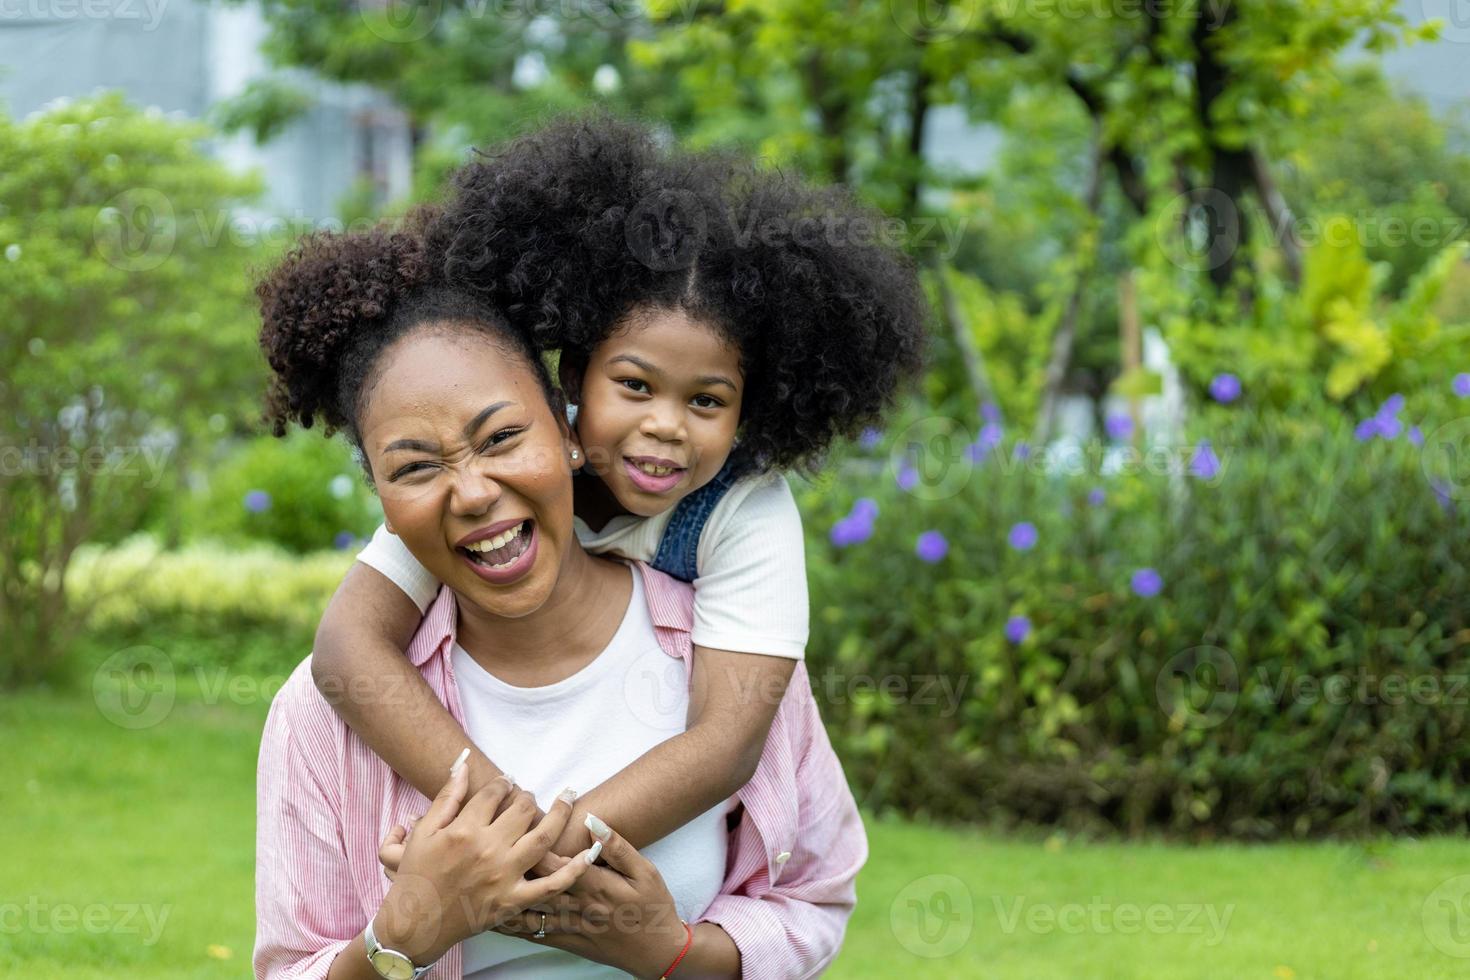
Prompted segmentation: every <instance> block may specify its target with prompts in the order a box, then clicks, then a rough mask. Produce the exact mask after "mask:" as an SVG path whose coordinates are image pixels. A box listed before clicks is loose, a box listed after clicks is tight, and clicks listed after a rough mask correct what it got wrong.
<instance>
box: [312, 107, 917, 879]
mask: <svg viewBox="0 0 1470 980" xmlns="http://www.w3.org/2000/svg"><path fill="white" fill-rule="evenodd" d="M873 221H874V219H873V218H872V217H870V216H869V215H868V214H867V213H866V212H864V211H862V210H861V209H859V208H857V207H856V206H855V205H853V204H852V203H851V201H850V200H848V199H847V198H846V197H844V196H843V195H841V194H840V193H837V192H831V191H827V192H824V191H817V190H813V189H810V188H807V187H804V186H801V185H799V184H797V183H795V182H793V181H791V180H789V179H785V178H782V177H780V176H773V175H767V174H761V173H758V172H756V171H754V170H753V169H752V168H750V167H749V166H747V165H744V164H741V163H739V162H737V161H734V160H733V159H731V158H728V157H723V156H718V155H714V154H687V153H681V152H678V151H666V150H661V149H660V148H659V147H658V146H657V144H656V143H655V141H654V139H653V137H652V135H651V134H650V133H649V132H647V131H646V130H644V129H642V128H640V127H637V126H634V125H630V124H625V123H616V122H612V121H609V120H606V119H594V120H572V121H563V122H559V123H556V124H553V125H552V126H550V127H548V128H546V129H544V130H542V131H540V132H539V133H536V134H533V135H531V136H529V137H524V138H522V139H520V140H517V141H515V142H512V143H510V144H509V145H507V146H506V147H504V148H502V149H501V150H500V151H499V152H498V153H496V154H494V155H492V156H491V157H490V158H488V159H486V160H483V161H479V162H475V163H472V164H470V165H468V166H466V167H465V168H463V169H462V170H461V171H460V172H459V174H458V175H457V179H456V189H455V192H454V194H453V196H452V199H451V202H450V204H449V205H448V207H447V209H446V212H445V215H444V219H443V221H442V222H441V224H440V225H439V226H438V228H437V229H436V230H435V231H434V232H433V233H434V234H437V235H442V236H443V244H444V252H445V254H447V255H448V260H447V263H446V271H447V273H448V274H449V275H450V276H451V277H453V278H454V279H455V280H456V281H460V282H463V283H465V284H467V285H468V286H470V287H471V288H473V289H476V290H478V291H480V292H483V293H484V294H485V295H486V296H487V298H488V299H490V300H491V301H493V303H494V304H495V305H496V306H497V307H498V308H499V309H501V310H502V311H503V312H504V314H505V315H506V317H507V318H508V319H509V320H510V321H511V322H512V323H513V324H515V325H517V326H518V327H519V328H521V329H524V330H526V331H527V332H529V333H530V334H531V335H533V336H534V337H535V338H536V340H537V342H538V344H539V346H540V348H541V349H543V350H547V351H549V350H553V349H555V350H559V351H560V364H559V375H560V382H561V384H562V387H563V389H564V391H565V392H566V393H567V395H568V398H569V400H570V401H571V402H572V403H573V404H574V405H575V406H576V408H575V414H574V415H572V412H571V410H569V416H571V417H572V418H573V419H574V422H573V424H574V430H575V435H576V437H577V439H578V440H579V443H580V445H579V447H578V448H577V450H576V451H577V452H578V454H579V455H580V456H581V459H580V460H577V459H574V461H573V465H574V466H579V467H580V474H581V475H580V477H579V478H578V479H577V480H576V481H575V482H576V484H577V488H576V492H575V515H576V520H575V529H576V532H577V536H578V538H579V539H580V540H581V542H582V543H583V545H584V546H585V547H586V548H587V549H588V550H589V551H592V552H595V553H605V552H615V553H617V554H620V555H623V556H624V557H627V558H631V559H637V560H642V561H646V562H649V563H651V564H652V565H653V566H654V567H656V568H658V569H660V570H662V571H664V572H667V573H669V574H672V575H674V576H676V577H679V578H682V579H684V580H685V581H692V582H693V583H694V587H695V613H694V619H695V621H694V627H693V641H694V644H695V650H696V655H695V657H694V658H693V662H694V674H693V680H692V685H691V700H690V707H689V718H688V728H687V731H682V732H680V733H679V734H677V735H675V736H674V737H671V738H669V739H667V740H666V741H664V742H662V743H661V744H659V745H658V746H657V747H655V748H654V749H652V750H651V751H649V752H648V753H647V754H645V755H644V756H643V757H642V758H640V759H639V760H638V761H637V762H635V763H633V764H631V765H629V766H628V767H627V768H625V769H623V770H622V771H621V772H619V773H618V774H617V775H616V776H615V777H614V778H612V779H610V780H609V781H607V782H606V783H604V784H602V785H601V786H597V787H595V788H592V789H591V791H590V792H587V793H584V794H583V795H582V796H581V797H580V798H579V799H578V800H577V803H576V809H577V812H576V814H575V815H574V819H573V820H572V821H571V822H569V824H568V830H567V831H566V833H565V834H563V836H562V839H561V840H560V841H558V842H557V844H556V847H555V850H556V851H557V852H558V853H560V854H564V855H570V854H575V853H576V852H577V851H578V850H580V849H581V848H583V847H585V846H586V845H587V843H589V842H590V840H591V837H590V834H589V828H588V827H584V825H583V819H584V817H585V816H586V815H587V814H589V813H595V814H597V815H599V816H601V817H603V818H605V819H606V821H607V822H608V823H610V824H612V825H613V826H616V827H618V828H619V830H620V832H621V833H622V834H623V836H624V837H625V838H626V839H627V840H629V841H630V842H631V843H632V844H633V845H634V846H635V847H642V846H644V845H646V844H649V843H651V842H653V841H655V840H659V839H661V838H662V837H664V836H665V835H667V834H668V833H670V832H671V831H673V830H675V829H677V828H678V827H681V826H683V825H684V824H686V823H688V822H689V821H690V820H692V819H693V818H695V817H696V816H698V815H699V814H702V813H705V812H706V811H709V810H710V809H712V808H714V807H716V806H719V805H721V804H723V803H725V802H726V801H727V800H729V798H730V797H732V796H733V795H734V794H735V792H736V791H737V790H738V789H740V787H742V786H744V785H745V783H746V782H748V781H749V780H750V778H751V776H752V773H753V772H754V771H755V768H756V764H757V762H758V760H759V759H760V757H761V753H762V750H763V748H764V746H765V743H766V736H767V733H768V730H769V728H770V725H771V721H772V718H773V716H774V714H775V712H776V708H777V706H778V704H779V703H780V700H781V697H782V694H783V693H784V691H785V687H786V682H787V680H788V679H789V678H790V676H791V672H792V670H793V668H794V666H795V662H796V661H797V660H799V659H801V658H802V656H803V652H804V649H805V645H806V639H807V617H808V610H807V591H806V575H805V560H804V555H803V539H802V532H801V523H800V518H799V516H798V513H797V510H796V505H795V501H794V500H793V498H792V495H791V491H790V488H789V487H788V486H787V484H786V481H785V479H784V478H783V477H782V476H781V474H780V472H779V471H780V470H782V469H786V468H793V467H812V466H814V465H815V464H816V462H817V461H818V460H819V457H820V455H821V454H822V452H823V451H824V450H825V449H826V448H827V447H828V446H829V445H830V443H831V442H832V441H833V440H834V439H836V438H838V437H843V436H853V435H856V434H857V432H858V431H860V430H861V428H862V427H864V426H865V425H868V424H871V423H873V422H875V421H876V420H877V419H878V418H879V417H880V416H881V414H882V412H883V410H884V409H885V408H887V407H888V406H889V405H890V404H891V403H892V401H893V398H894V396H895V394H896V392H897V390H898V389H899V387H900V386H901V385H902V384H903V383H904V382H905V381H906V380H908V379H910V378H912V377H913V376H915V375H916V374H917V373H918V369H919V366H920V363H921V357H922V349H923V338H924V306H923V302H922V299H921V295H920V292H919V289H918V287H917V283H916V281H915V278H914V276H913V274H912V271H911V269H910V268H909V266H908V264H907V263H906V262H905V261H903V260H902V258H901V257H900V256H898V255H897V254H894V253H893V252H891V251H889V250H887V249H885V248H882V247H879V246H877V245H875V244H873V243H872V242H873V234H872V233H873V229H874V225H873ZM491 438H492V440H493V439H497V438H500V434H499V433H497V434H496V435H493V436H492V437H491ZM442 462H443V461H442V460H441V459H440V458H439V457H438V456H436V454H435V453H433V452H426V451H423V450H422V449H419V448H415V447H413V446H409V447H407V448H405V449H403V450H400V451H399V452H398V454H397V455H396V457H395V458H394V461H393V464H392V472H389V473H376V472H375V473H374V474H373V475H374V478H375V479H376V480H377V481H378V482H380V483H382V482H384V481H391V482H393V483H395V484H396V485H397V486H396V488H395V491H394V492H410V493H411V492H412V491H413V485H414V483H415V482H416V481H421V480H422V481H431V480H433V479H435V478H436V476H435V470H436V469H437V468H440V467H441V464H442ZM392 530H393V529H392V528H391V527H388V526H386V525H385V526H384V527H382V528H380V529H379V530H378V533H377V534H376V535H375V536H374V538H373V540H372V542H371V543H370V544H369V545H368V547H367V548H365V549H364V550H363V552H362V553H361V554H360V555H359V556H358V564H356V565H354V566H353V568H352V569H351V571H350V572H349V573H348V575H347V577H346V579H345V580H344V581H343V584H342V586H341V587H340V588H339V589H338V591H337V594H336V595H335V596H334V597H333V599H332V601H331V604H330V605H329V607H328V609H327V611H326V614H325V616H324V617H323V620H322V623H321V626H320V628H319V630H318V633H317V639H316V646H315V649H314V656H313V658H312V659H313V674H314V677H315V680H316V682H317V685H318V687H319V688H320V689H321V691H322V693H323V694H324V695H326V697H327V699H328V700H329V701H330V702H331V703H332V704H333V706H334V708H335V709H336V710H337V711H338V712H339V713H340V714H341V715H342V717H343V719H344V720H345V721H347V723H348V724H349V725H351V727H352V728H353V729H354V730H355V731H357V733H358V734H359V736H360V737H361V738H362V739H363V740H364V741H365V742H366V743H367V744H368V745H369V746H370V747H371V748H372V749H373V750H374V751H375V752H377V754H378V755H379V756H381V757H382V758H383V759H384V760H385V761H386V762H388V763H389V764H390V765H392V766H393V768H394V769H396V770H397V771H398V772H399V773H400V774H402V775H403V776H404V777H405V778H406V779H407V780H408V781H409V782H411V783H413V785H414V786H415V787H416V788H418V789H419V790H420V791H421V792H423V793H424V794H425V795H426V796H429V797H431V798H432V797H434V796H435V795H436V794H437V793H438V791H439V790H440V788H441V786H442V785H443V782H444V775H445V773H447V772H448V770H449V765H450V763H451V762H452V761H454V759H455V757H456V756H457V755H458V754H459V752H460V750H461V747H463V746H465V745H466V744H472V743H469V741H468V738H467V736H466V735H465V733H464V731H463V730H462V729H461V728H460V726H459V725H458V724H456V723H455V722H454V720H453V719H452V718H451V717H450V715H449V713H448V712H447V711H446V710H445V709H444V707H443V705H442V704H441V703H440V702H439V700H438V699H437V698H436V697H435V696H434V695H433V694H432V692H431V691H430V690H429V689H428V687H427V685H425V684H424V682H423V680H422V678H421V677H420V676H419V674H418V672H417V671H416V670H415V669H414V668H413V667H412V666H411V665H410V664H409V662H408V661H407V660H406V659H405V657H404V656H403V653H402V651H403V649H404V648H405V646H406V645H407V644H408V642H409V640H410V638H411V637H412V636H413V634H414V632H415V631H416V629H417V628H418V624H419V621H420V619H421V616H422V614H423V612H424V611H425V610H426V609H427V608H428V606H429V605H430V603H431V602H432V600H433V599H434V596H435V594H436V593H437V591H438V588H439V583H438V582H436V581H434V579H433V578H432V576H430V575H429V574H428V573H427V572H426V571H425V570H424V569H423V567H422V566H421V565H419V564H418V563H417V562H416V561H415V560H414V559H413V557H412V555H410V554H409V552H408V550H407V549H406V548H405V547H404V546H403V545H402V543H401V542H399V541H398V539H397V538H396V537H395V536H394V535H393V533H392ZM497 530H498V531H499V533H497V534H495V535H493V536H491V537H489V538H487V539H485V540H483V541H478V542H473V543H472V544H471V546H470V547H468V548H464V549H461V555H460V557H461V559H462V560H463V561H465V562H467V563H469V564H470V565H471V566H472V567H474V568H475V569H476V570H477V572H478V573H479V574H480V575H481V577H482V578H484V579H485V580H486V581H489V582H492V583H495V582H504V581H511V580H513V579H514V576H515V575H516V574H517V569H518V566H519V565H523V564H525V562H524V561H521V560H520V559H522V557H523V556H524V555H525V554H526V553H527V549H529V548H532V547H534V534H535V531H534V528H533V527H530V526H529V522H525V523H523V524H521V525H519V526H517V527H513V528H505V529H497ZM637 680H638V679H630V681H629V682H630V683H633V682H636V681H637ZM385 704H391V705H392V708H393V710H391V711H389V710H379V708H380V706H382V705H385ZM646 720H647V721H648V722H649V723H650V724H654V725H657V724H658V723H659V720H658V719H656V718H650V719H646ZM683 720H684V719H679V721H681V722H682V721H683ZM679 727H682V726H679ZM485 748H486V749H488V750H489V753H490V755H493V754H494V746H487V747H485ZM469 773H470V788H471V791H472V792H473V791H474V790H475V789H478V787H479V786H481V785H483V784H485V783H487V782H488V781H489V780H491V779H492V778H494V777H495V776H497V775H500V771H499V769H497V768H496V766H495V765H494V763H493V762H492V760H491V759H490V758H489V757H487V756H486V755H485V754H483V753H473V754H472V756H471V758H470V761H469ZM731 816H732V819H736V818H737V817H738V815H736V814H732V815H731ZM774 860H776V861H779V860H780V857H779V855H777V856H774Z"/></svg>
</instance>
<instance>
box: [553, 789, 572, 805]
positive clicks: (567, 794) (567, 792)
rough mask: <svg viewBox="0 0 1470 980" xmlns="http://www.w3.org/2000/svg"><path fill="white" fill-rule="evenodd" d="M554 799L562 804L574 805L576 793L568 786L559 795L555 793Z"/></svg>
mask: <svg viewBox="0 0 1470 980" xmlns="http://www.w3.org/2000/svg"><path fill="white" fill-rule="evenodd" d="M556 798H557V799H558V800H560V801H561V802H563V803H574V802H576V799H577V791H576V790H574V789H572V788H571V787H570V786H568V787H567V788H566V789H564V790H562V791H561V792H560V793H557V794H556Z"/></svg>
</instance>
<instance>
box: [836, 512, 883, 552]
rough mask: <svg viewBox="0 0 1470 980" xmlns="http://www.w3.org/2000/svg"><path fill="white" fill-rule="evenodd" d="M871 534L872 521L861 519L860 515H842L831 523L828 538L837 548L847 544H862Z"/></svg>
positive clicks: (844, 546)
mask: <svg viewBox="0 0 1470 980" xmlns="http://www.w3.org/2000/svg"><path fill="white" fill-rule="evenodd" d="M872 536H873V522H872V521H867V520H863V519H862V518H861V517H844V518H842V520H840V521H838V522H837V523H836V524H833V525H832V530H831V532H830V533H829V534H828V538H829V539H830V540H831V541H832V545H833V546H834V547H837V548H846V547H848V546H849V545H854V544H862V543H863V542H864V541H866V540H868V539H869V538H870V537H872Z"/></svg>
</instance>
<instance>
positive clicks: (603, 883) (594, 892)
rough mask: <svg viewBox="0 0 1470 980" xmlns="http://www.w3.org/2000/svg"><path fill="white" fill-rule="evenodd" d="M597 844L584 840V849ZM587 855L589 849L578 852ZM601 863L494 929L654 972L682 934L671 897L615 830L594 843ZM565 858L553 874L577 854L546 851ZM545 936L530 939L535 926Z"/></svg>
mask: <svg viewBox="0 0 1470 980" xmlns="http://www.w3.org/2000/svg"><path fill="white" fill-rule="evenodd" d="M596 850H597V844H596V843H594V844H593V845H592V851H596ZM583 853H584V854H586V853H592V852H591V851H587V852H583ZM602 857H603V859H604V860H606V861H607V867H606V868H603V867H592V868H589V869H588V870H587V872H586V873H585V874H583V875H582V877H581V880H580V881H579V882H578V883H577V888H576V889H575V891H574V892H564V893H562V894H559V895H556V896H555V897H553V898H551V899H549V900H548V901H545V902H540V903H538V904H536V905H535V906H533V907H531V908H529V909H527V910H526V911H525V912H523V913H521V914H519V915H514V916H511V917H510V918H508V919H506V920H504V921H503V922H502V923H501V924H500V925H499V926H497V927H496V930H495V931H496V932H500V933H504V934H505V935H508V936H518V937H520V938H521V939H529V940H530V941H531V942H534V943H540V944H542V945H544V946H554V947H556V948H557V949H564V950H566V951H567V952H569V953H574V954H576V955H577V956H580V957H582V958H583V959H589V960H595V961H596V962H598V963H603V964H606V965H607V966H611V967H614V968H615V969H619V970H623V971H625V972H628V973H631V974H633V975H634V976H636V977H657V976H659V975H660V974H661V973H662V971H663V970H665V969H666V968H667V967H668V965H669V964H670V963H672V962H673V961H674V958H675V957H676V956H678V955H679V951H680V950H682V949H683V948H684V943H685V940H686V939H687V938H688V933H687V932H686V930H685V928H684V923H683V922H681V921H680V920H679V912H678V910H677V909H676V908H675V906H674V896H673V895H671V894H670V893H669V889H668V886H667V885H665V884H664V879H663V875H661V874H659V872H658V868H656V867H654V865H653V862H652V861H649V860H648V859H647V858H645V857H644V856H643V855H642V854H639V853H638V851H637V849H636V848H634V847H633V845H632V844H629V843H628V842H627V841H626V840H624V839H623V838H622V837H620V836H619V835H618V834H616V833H612V832H609V834H608V835H607V838H606V839H605V840H603V841H602ZM550 860H551V861H552V863H556V862H565V864H564V865H563V866H562V867H561V868H558V869H557V870H556V871H555V872H553V875H552V876H553V877H556V876H557V875H560V874H562V873H564V871H565V868H566V866H569V865H573V864H578V863H582V862H583V861H584V858H583V856H582V855H578V856H576V857H571V858H564V857H558V856H557V855H554V854H553V855H551V856H550ZM543 922H544V928H545V932H546V935H545V936H544V937H542V938H539V939H538V938H536V936H535V933H536V932H537V930H540V929H542V928H543Z"/></svg>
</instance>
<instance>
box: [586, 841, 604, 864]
mask: <svg viewBox="0 0 1470 980" xmlns="http://www.w3.org/2000/svg"><path fill="white" fill-rule="evenodd" d="M601 853H602V841H600V840H599V841H593V843H592V846H591V847H589V848H588V849H587V863H588V864H596V863H597V855H599V854H601Z"/></svg>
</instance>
